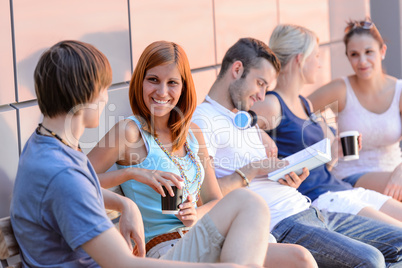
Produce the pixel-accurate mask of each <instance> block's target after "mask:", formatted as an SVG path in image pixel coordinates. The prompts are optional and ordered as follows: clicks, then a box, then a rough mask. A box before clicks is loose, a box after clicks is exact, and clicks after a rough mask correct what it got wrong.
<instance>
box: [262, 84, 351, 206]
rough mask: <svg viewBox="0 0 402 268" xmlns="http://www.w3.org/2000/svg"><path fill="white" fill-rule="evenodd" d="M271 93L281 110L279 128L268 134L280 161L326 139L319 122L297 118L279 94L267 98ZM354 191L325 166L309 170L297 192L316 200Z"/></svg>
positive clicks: (308, 111)
mask: <svg viewBox="0 0 402 268" xmlns="http://www.w3.org/2000/svg"><path fill="white" fill-rule="evenodd" d="M269 94H272V95H275V96H276V97H277V98H278V100H279V103H280V104H281V109H282V117H281V122H280V123H279V125H278V126H277V127H276V128H275V129H272V130H270V131H266V132H267V133H268V135H269V136H270V137H271V138H272V139H273V140H274V141H275V143H276V146H278V156H279V157H280V158H284V157H287V156H289V155H291V154H294V153H297V152H298V151H301V150H303V149H305V148H307V147H309V146H311V145H313V144H314V143H317V142H319V141H320V140H322V139H324V132H323V131H322V128H321V126H320V125H319V124H318V123H316V122H314V121H312V120H311V119H308V120H304V119H301V118H299V117H297V116H296V115H294V114H293V113H292V112H291V111H290V110H289V108H288V107H287V106H286V104H285V102H284V101H283V99H282V98H281V96H279V94H278V93H276V92H274V91H269V92H267V94H266V95H269ZM299 98H300V100H301V101H302V103H303V104H304V107H305V109H306V111H307V114H308V115H309V117H310V118H312V115H313V113H312V112H311V111H310V107H309V105H308V102H307V100H306V99H305V98H304V97H303V96H299ZM352 188H353V187H352V186H351V185H350V184H349V183H347V182H344V181H341V180H338V179H336V178H335V176H333V175H332V174H331V173H330V172H329V170H328V169H327V166H326V165H325V164H324V165H322V166H319V167H317V168H315V169H313V170H310V175H309V176H308V177H307V179H306V180H304V181H303V183H302V184H301V185H300V187H299V188H298V190H299V192H301V193H302V194H304V195H307V196H308V197H309V198H310V199H311V200H312V201H314V200H315V199H316V198H317V197H319V196H320V195H321V194H324V193H326V192H328V191H331V192H336V191H343V190H348V189H352Z"/></svg>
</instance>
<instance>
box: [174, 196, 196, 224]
mask: <svg viewBox="0 0 402 268" xmlns="http://www.w3.org/2000/svg"><path fill="white" fill-rule="evenodd" d="M179 208H180V210H179V214H177V218H178V219H179V220H181V222H182V223H183V224H184V226H186V227H191V226H193V225H194V224H196V222H197V221H198V214H197V210H196V209H195V205H194V203H193V196H192V195H191V194H190V195H188V196H187V200H186V201H185V202H184V203H183V204H180V206H179Z"/></svg>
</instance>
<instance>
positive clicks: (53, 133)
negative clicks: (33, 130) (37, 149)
mask: <svg viewBox="0 0 402 268" xmlns="http://www.w3.org/2000/svg"><path fill="white" fill-rule="evenodd" d="M40 128H43V129H44V130H46V131H47V132H48V133H49V134H50V135H52V136H53V137H55V138H56V139H58V140H59V141H61V142H62V143H63V144H65V145H67V146H68V147H70V148H71V149H74V148H73V147H71V145H70V144H68V143H67V142H66V141H65V140H63V139H62V138H61V137H60V136H59V135H57V133H55V132H54V131H51V130H50V129H48V128H47V127H45V126H44V125H42V123H39V125H38V128H37V131H38V133H39V134H40ZM78 151H80V152H82V150H81V147H80V145H79V144H78Z"/></svg>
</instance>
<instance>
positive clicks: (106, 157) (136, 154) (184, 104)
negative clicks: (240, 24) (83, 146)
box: [89, 41, 270, 266]
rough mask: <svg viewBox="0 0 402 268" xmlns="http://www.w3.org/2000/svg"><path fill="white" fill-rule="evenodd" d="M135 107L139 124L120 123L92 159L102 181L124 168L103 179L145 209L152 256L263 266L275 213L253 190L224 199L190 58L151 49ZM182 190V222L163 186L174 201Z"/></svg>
mask: <svg viewBox="0 0 402 268" xmlns="http://www.w3.org/2000/svg"><path fill="white" fill-rule="evenodd" d="M129 99H130V105H131V108H132V111H133V116H130V117H129V118H127V119H125V120H123V121H120V122H118V123H117V124H116V125H115V126H114V127H113V128H112V129H111V130H110V131H109V132H108V133H107V134H106V135H105V137H104V138H103V139H102V140H101V141H100V142H99V144H98V145H97V146H96V147H95V148H94V149H93V150H92V151H91V152H90V153H89V159H90V160H91V162H92V164H93V165H94V168H95V170H96V172H97V173H104V172H106V171H107V170H108V169H109V168H110V167H111V166H112V165H113V164H115V163H117V167H118V170H116V171H110V172H106V173H104V174H100V175H99V176H100V180H101V185H102V186H103V187H111V186H115V185H119V184H121V186H122V189H123V192H124V194H125V195H126V196H127V197H129V198H131V199H132V200H134V201H135V202H136V204H137V205H138V206H139V209H140V211H141V213H142V217H143V222H144V227H145V228H144V229H145V241H146V242H147V256H148V257H154V258H161V259H168V260H181V261H189V262H234V263H237V264H257V265H260V266H262V265H263V264H264V259H265V256H266V252H267V246H268V237H269V231H268V229H267V228H266V222H269V220H270V219H269V210H268V208H267V206H266V204H263V202H262V200H261V198H259V197H257V196H256V195H255V194H252V193H251V192H250V191H247V190H240V191H235V192H233V194H230V195H228V196H227V197H225V198H223V199H222V194H221V192H220V190H219V186H218V183H217V181H216V178H215V175H214V170H213V167H212V166H211V163H210V162H209V156H208V152H207V149H206V147H205V144H204V139H203V136H202V133H200V132H199V131H198V132H197V131H195V130H196V129H197V126H196V125H194V124H192V123H191V120H190V119H191V116H192V114H193V112H194V110H195V107H196V92H195V88H194V83H193V80H192V76H191V70H190V66H189V63H188V60H187V56H186V54H185V52H184V50H183V49H182V48H181V47H180V46H179V45H177V44H175V43H172V42H166V41H158V42H154V43H152V44H150V45H149V46H148V47H147V48H146V49H145V50H144V52H143V53H142V55H141V57H140V59H139V61H138V64H137V66H136V68H135V71H134V73H133V76H132V79H131V82H130V90H129ZM181 182H183V183H184V197H183V199H184V200H185V202H184V203H183V204H181V205H180V211H179V214H178V215H177V216H176V215H170V214H162V211H161V195H164V192H163V190H162V185H163V186H165V187H166V188H167V189H168V190H169V193H170V194H171V195H172V193H173V192H172V188H171V186H170V183H172V184H174V185H176V186H178V187H179V188H180V187H181V186H180V183H181ZM221 199H222V200H221ZM220 200H221V201H220ZM189 227H191V229H190V230H189V231H188V229H189ZM250 230H253V231H252V232H251V231H250ZM187 231H188V233H186V232H187ZM168 233H169V235H166V234H168Z"/></svg>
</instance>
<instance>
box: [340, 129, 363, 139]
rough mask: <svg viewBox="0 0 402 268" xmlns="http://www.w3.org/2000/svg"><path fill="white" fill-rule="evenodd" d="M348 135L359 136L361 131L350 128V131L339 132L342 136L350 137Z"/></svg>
mask: <svg viewBox="0 0 402 268" xmlns="http://www.w3.org/2000/svg"><path fill="white" fill-rule="evenodd" d="M348 136H359V131H357V130H350V131H343V132H341V133H339V137H340V138H343V137H348Z"/></svg>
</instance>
